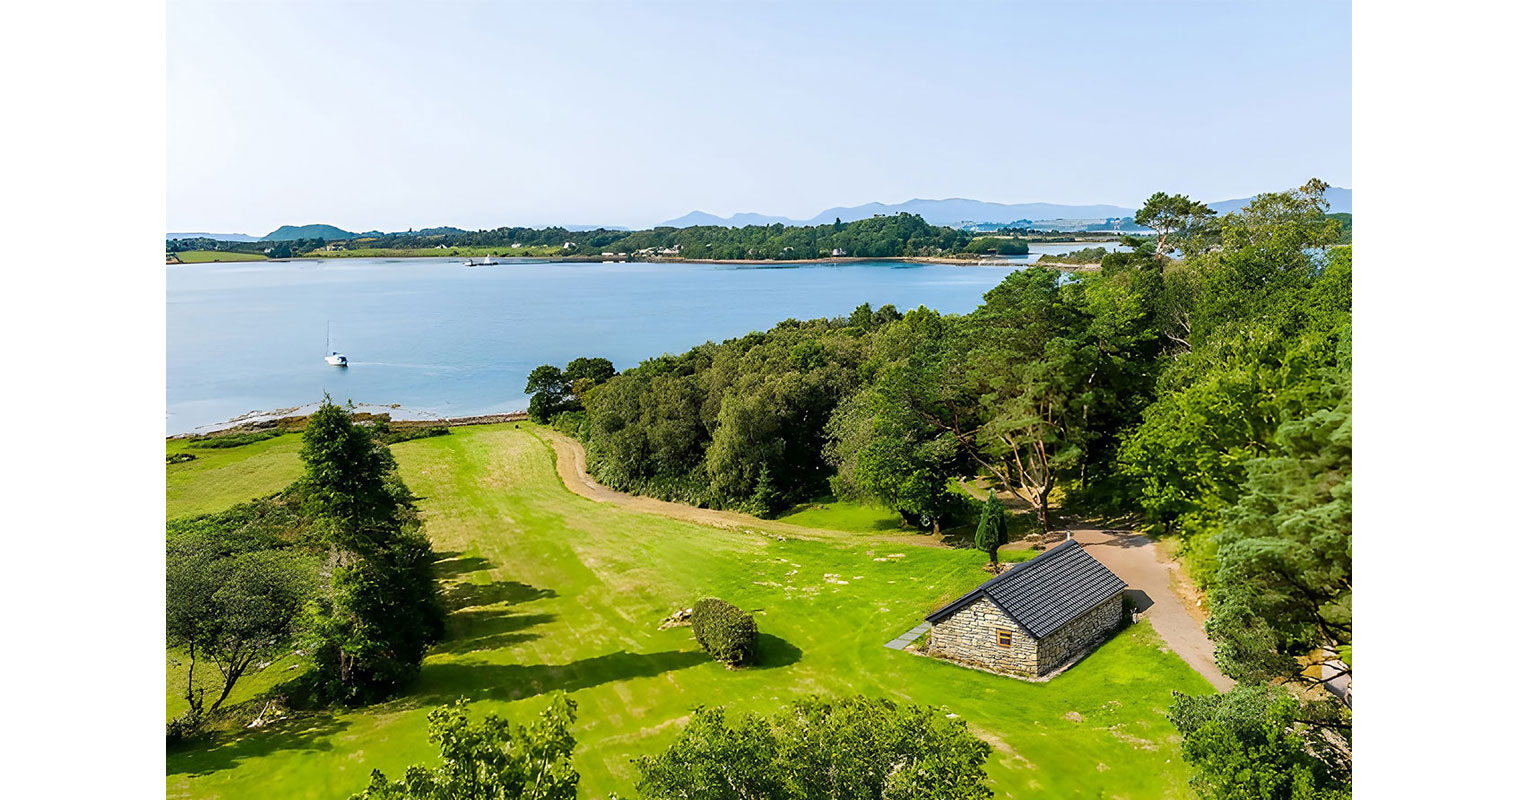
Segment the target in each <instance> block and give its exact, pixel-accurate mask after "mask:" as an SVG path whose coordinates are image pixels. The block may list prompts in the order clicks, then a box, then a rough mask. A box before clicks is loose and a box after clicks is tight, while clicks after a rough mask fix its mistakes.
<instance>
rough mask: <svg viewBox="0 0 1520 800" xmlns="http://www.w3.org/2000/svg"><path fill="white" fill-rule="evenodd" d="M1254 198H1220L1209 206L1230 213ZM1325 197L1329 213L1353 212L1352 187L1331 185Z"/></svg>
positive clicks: (1220, 211) (1246, 204)
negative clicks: (1328, 203) (1328, 205)
mask: <svg viewBox="0 0 1520 800" xmlns="http://www.w3.org/2000/svg"><path fill="white" fill-rule="evenodd" d="M1254 199H1256V198H1254V197H1242V198H1240V199H1238V200H1220V201H1218V202H1215V203H1209V208H1212V209H1214V210H1215V211H1217V212H1219V213H1220V214H1228V213H1230V212H1232V211H1239V210H1240V209H1242V208H1245V207H1246V206H1248V205H1250V204H1251V201H1252V200H1254ZM1325 199H1326V200H1328V201H1329V202H1330V210H1329V211H1328V212H1327V213H1330V214H1350V213H1351V190H1350V189H1342V188H1341V187H1339V186H1331V187H1330V188H1329V189H1326V190H1325Z"/></svg>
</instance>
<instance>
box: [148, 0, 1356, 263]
mask: <svg viewBox="0 0 1520 800" xmlns="http://www.w3.org/2000/svg"><path fill="white" fill-rule="evenodd" d="M168 43H169V50H168V59H167V62H168V76H167V77H168V80H167V101H168V102H167V107H168V153H167V156H168V198H167V223H168V226H167V227H168V230H170V231H211V232H218V233H249V234H255V235H259V234H264V233H268V232H269V231H271V230H273V229H274V228H276V227H278V226H280V225H282V224H307V223H319V222H320V223H328V224H332V225H337V226H338V227H340V228H344V229H346V230H353V231H362V230H386V231H394V230H406V229H408V228H421V227H429V226H436V225H453V226H457V227H461V228H466V229H480V228H495V227H499V226H503V225H514V226H515V225H522V226H544V225H582V224H589V225H620V226H627V227H646V226H649V225H652V224H654V223H657V222H659V221H662V220H666V219H671V218H673V217H677V216H680V215H682V214H685V213H687V212H689V211H692V210H701V211H707V212H711V213H715V214H718V215H720V216H727V215H729V214H732V213H735V212H743V211H750V212H758V213H764V214H778V215H783V216H789V217H794V218H806V217H810V216H812V215H813V214H816V213H817V212H819V211H821V210H823V209H825V208H828V207H830V206H836V205H857V204H861V203H867V202H872V201H879V202H884V203H894V202H901V201H903V200H908V199H911V198H943V197H966V198H972V199H977V200H987V201H994V202H1004V203H1016V202H1052V203H1113V204H1117V205H1122V206H1136V205H1138V204H1139V203H1140V201H1142V200H1143V199H1144V198H1145V197H1146V196H1147V195H1149V194H1150V193H1152V192H1154V191H1161V190H1164V191H1168V192H1181V193H1185V194H1188V195H1190V196H1192V197H1194V198H1195V199H1201V200H1205V201H1214V200H1224V199H1229V198H1236V197H1246V196H1250V195H1253V194H1256V193H1258V192H1263V191H1273V190H1278V189H1284V188H1288V187H1291V186H1298V185H1301V184H1302V183H1303V182H1304V181H1305V180H1306V179H1308V178H1310V177H1319V178H1323V179H1325V180H1327V181H1329V182H1330V183H1331V184H1332V185H1335V186H1343V187H1350V186H1351V8H1350V4H1349V2H1327V1H1326V0H1318V1H1317V2H1307V3H1301V2H1270V3H1268V2H1223V1H1222V0H1221V1H1219V2H1205V1H1203V0H1197V1H1195V2H1180V1H1179V0H1172V1H1171V2H1145V1H1144V0H1140V1H1138V2H1137V1H1133V0H1124V1H1122V2H1121V1H1119V0H1115V1H1114V2H1081V1H1080V0H1078V1H1076V2H1073V1H1071V0H1067V1H1066V2H1002V3H992V2H980V3H979V2H952V1H946V2H934V3H929V2H918V3H911V4H910V3H894V2H879V1H878V2H827V0H822V1H821V0H812V2H746V3H737V2H713V1H712V0H708V1H707V2H658V1H656V2H640V3H633V2H617V3H612V2H574V1H573V0H559V1H558V2H430V3H423V2H320V1H317V2H311V1H308V2H301V3H285V2H246V1H245V2H205V1H204V0H200V1H198V2H184V1H183V0H171V2H170V3H169V5H168Z"/></svg>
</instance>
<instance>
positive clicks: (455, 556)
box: [166, 423, 1210, 800]
mask: <svg viewBox="0 0 1520 800" xmlns="http://www.w3.org/2000/svg"><path fill="white" fill-rule="evenodd" d="M299 444H300V440H299V438H298V437H297V436H296V435H287V436H281V437H278V438H275V439H271V440H267V441H263V442H256V443H254V444H250V445H245V446H242V447H232V448H226V449H217V450H207V449H191V448H187V447H185V446H184V445H183V444H182V443H179V442H171V443H170V444H169V447H168V451H169V452H171V453H173V452H193V453H195V455H196V456H197V458H196V460H195V461H191V462H187V463H185V464H176V465H171V466H169V467H168V474H169V489H168V497H167V506H168V511H169V514H170V515H171V516H173V515H178V514H184V513H191V512H204V511H211V510H215V509H218V508H224V507H226V506H229V505H232V504H234V503H236V502H239V501H242V500H246V499H250V498H253V497H256V496H259V495H263V494H267V493H269V492H273V491H276V490H278V489H280V488H282V487H283V486H285V485H286V484H288V483H289V482H290V480H292V479H293V478H294V477H295V475H296V474H297V472H298V468H299V463H298V460H297V450H298V448H299ZM392 451H393V452H394V453H395V455H396V459H397V461H398V463H399V465H400V469H401V473H402V475H403V477H404V478H405V480H406V482H407V484H408V485H409V486H410V487H411V489H412V490H413V491H414V492H415V493H416V494H417V495H418V496H419V498H420V500H419V505H420V508H421V510H422V513H423V517H424V520H425V522H426V526H427V527H426V530H427V533H428V535H429V537H430V538H431V539H432V540H433V542H434V547H435V548H436V549H437V550H438V552H439V553H440V556H441V557H442V560H441V561H440V563H439V574H440V577H442V578H443V579H444V580H446V581H447V588H446V592H445V596H446V598H447V601H448V604H449V605H450V607H451V608H453V609H454V611H453V612H452V614H451V616H450V619H449V625H448V633H447V638H446V640H445V641H444V642H443V643H442V644H440V645H439V646H438V647H436V648H434V650H433V651H432V653H431V654H430V655H429V656H428V658H427V660H426V662H425V663H424V664H423V670H422V676H421V678H420V679H419V680H418V682H417V683H416V684H415V685H414V686H412V687H411V688H410V689H409V690H408V692H407V694H406V695H405V696H403V697H401V698H398V699H397V700H394V701H392V702H389V703H386V704H383V705H379V706H375V707H371V708H366V709H360V710H355V711H340V712H331V713H323V714H317V715H313V716H306V717H301V718H297V719H294V720H292V721H289V722H284V723H276V724H273V725H270V726H268V727H265V728H261V729H258V730H256V731H248V732H245V733H241V734H239V735H236V736H232V737H229V738H226V739H223V740H220V741H218V742H215V743H213V744H210V745H206V744H199V745H195V746H192V747H189V748H185V749H177V750H175V751H173V752H171V753H170V754H169V755H168V761H167V773H168V774H167V796H168V797H171V798H181V797H183V798H191V797H194V798H212V797H216V798H223V799H224V800H237V799H238V798H266V797H280V798H324V799H325V798H341V797H346V796H347V795H348V794H349V793H351V792H354V791H356V790H358V789H359V788H360V787H362V786H363V785H364V783H365V782H366V780H367V776H368V774H369V771H370V770H371V769H376V768H378V769H381V770H383V771H385V772H387V773H390V774H392V775H399V774H400V773H401V771H402V770H403V769H404V767H405V766H406V765H407V764H410V763H413V762H417V761H423V760H428V759H431V758H432V757H433V755H434V753H435V752H436V748H435V747H434V746H432V745H429V744H428V743H427V741H426V715H427V712H428V711H429V710H430V709H432V708H434V707H436V706H438V705H442V704H444V703H448V702H451V701H452V700H454V699H455V698H458V697H465V698H468V699H469V700H470V702H471V703H472V705H473V706H475V707H476V709H477V713H479V712H481V711H486V712H497V713H501V714H504V715H505V716H508V717H510V718H512V719H514V720H522V721H526V720H527V719H528V718H529V717H530V716H531V715H533V714H535V713H536V712H537V711H538V710H539V709H541V708H542V707H543V706H544V705H545V703H546V702H547V697H546V695H547V694H548V693H550V692H553V691H558V690H564V691H568V692H569V693H570V694H571V697H572V698H573V699H574V700H575V701H576V702H577V703H578V704H579V706H580V719H579V721H578V722H577V723H576V724H575V725H574V727H573V728H572V730H573V732H574V734H575V736H576V737H577V739H578V741H579V745H578V747H577V749H576V751H575V766H576V769H577V770H579V772H580V774H581V776H582V777H581V796H582V797H592V798H595V797H606V796H607V795H608V794H609V793H611V792H614V791H615V792H617V793H619V794H620V795H623V796H632V794H633V793H632V786H633V779H634V772H633V768H632V766H631V765H630V763H629V758H630V757H633V756H636V755H640V754H645V753H650V752H654V751H656V750H658V749H660V748H663V747H664V746H666V745H668V744H669V743H670V742H671V741H672V740H673V738H674V737H675V735H676V733H677V731H678V729H679V727H680V725H681V724H683V722H684V721H685V720H686V719H687V718H688V715H689V713H690V711H691V709H692V708H693V707H695V706H697V705H699V704H708V705H713V704H723V705H728V706H730V707H734V708H738V709H745V710H770V709H773V708H775V707H776V706H779V705H781V704H784V703H786V702H789V701H791V700H792V699H794V698H796V697H798V696H799V695H803V694H807V693H825V694H848V693H863V694H866V695H870V696H878V697H890V698H895V699H899V700H911V701H914V702H918V703H923V704H927V705H930V706H932V707H935V708H938V709H942V710H943V711H944V713H946V714H951V713H953V714H956V715H959V716H960V717H962V718H964V719H966V720H967V721H968V723H969V724H970V726H971V730H972V731H973V732H974V733H975V734H976V735H978V736H980V737H982V738H983V739H985V740H987V741H988V742H989V743H991V744H992V747H993V751H992V757H991V759H990V760H989V762H988V765H987V769H988V773H989V776H990V778H991V781H992V785H993V787H994V789H995V791H996V793H997V796H999V797H1019V798H1035V797H1044V798H1075V797H1125V798H1129V800H1146V799H1147V798H1178V799H1179V800H1180V799H1181V798H1185V797H1188V796H1190V795H1189V789H1188V787H1187V769H1186V765H1185V764H1184V763H1183V762H1182V759H1181V758H1180V754H1179V751H1178V745H1177V737H1176V734H1175V731H1174V730H1173V728H1172V726H1171V724H1170V723H1169V722H1168V721H1167V719H1166V716H1165V709H1166V708H1167V706H1168V705H1169V704H1170V702H1171V692H1172V691H1173V690H1181V691H1184V692H1188V693H1193V694H1198V693H1205V692H1208V691H1210V690H1209V686H1208V684H1207V683H1206V682H1205V681H1204V680H1203V679H1202V678H1201V677H1199V676H1198V675H1197V674H1196V673H1194V672H1193V671H1192V670H1191V669H1189V668H1188V667H1187V666H1186V664H1184V663H1183V662H1182V660H1181V659H1179V658H1178V657H1177V656H1176V655H1174V654H1172V653H1170V652H1168V651H1167V650H1165V649H1164V648H1163V647H1162V646H1161V645H1160V642H1159V640H1158V639H1157V637H1156V635H1155V633H1154V632H1153V631H1152V630H1151V628H1150V626H1149V624H1148V623H1141V624H1139V625H1135V626H1133V627H1131V628H1129V629H1127V630H1126V631H1124V632H1122V633H1120V634H1119V635H1118V636H1117V637H1116V638H1115V639H1114V640H1113V641H1111V642H1109V643H1108V644H1106V645H1104V646H1103V647H1102V648H1101V649H1100V650H1098V652H1096V653H1094V654H1093V655H1092V656H1090V657H1088V658H1087V659H1085V660H1084V661H1082V662H1080V663H1079V664H1077V665H1076V666H1074V667H1073V668H1072V669H1070V670H1069V671H1068V672H1066V673H1064V674H1062V675H1060V676H1058V677H1056V678H1055V679H1054V680H1052V681H1050V682H1049V683H1043V684H1033V683H1026V682H1023V681H1019V680H1015V679H1012V678H1005V677H999V676H994V675H990V674H987V673H983V672H979V671H976V670H971V669H964V668H961V667H956V666H953V665H950V664H946V663H943V662H939V661H936V660H931V659H928V658H925V657H922V656H916V655H912V654H909V653H903V652H897V651H893V650H888V649H886V648H885V647H884V646H883V645H884V644H885V643H886V642H887V641H888V640H890V639H892V638H893V637H895V636H897V635H898V634H900V633H902V632H903V631H906V630H907V629H909V628H910V627H912V626H913V625H914V624H916V623H917V622H918V621H919V620H921V619H922V617H923V615H924V614H925V613H926V612H928V611H930V610H932V609H934V608H936V607H937V606H938V605H939V604H941V603H944V602H945V601H947V600H949V599H951V598H953V597H955V596H957V595H958V594H960V593H962V592H964V591H966V590H967V589H969V588H971V587H973V586H975V585H976V584H978V583H980V582H981V581H982V580H984V579H985V578H986V577H987V576H986V573H984V572H982V571H981V568H980V567H981V564H982V562H983V561H985V559H986V556H985V555H983V554H982V553H979V552H977V551H974V550H969V549H951V548H946V547H932V546H920V545H917V544H914V543H907V544H905V543H903V542H902V539H901V532H899V531H897V530H895V520H892V518H891V515H889V514H887V512H884V511H881V510H875V509H870V508H868V507H862V506H851V505H848V504H824V507H823V508H817V509H804V510H802V511H799V512H798V513H797V514H794V515H792V518H791V520H789V521H792V520H795V519H796V518H797V517H798V516H801V515H811V516H808V517H804V519H807V520H808V523H809V524H811V525H815V526H817V525H823V524H826V523H832V524H835V525H837V526H838V527H839V528H841V529H842V531H844V532H841V533H840V535H839V537H838V539H837V540H828V539H825V540H820V541H813V540H808V541H803V540H797V539H785V540H782V539H778V538H772V537H767V536H761V535H758V534H755V533H752V532H745V531H741V530H726V529H718V528H710V527H706V526H703V525H696V524H689V523H683V522H677V521H673V520H670V519H666V518H664V517H657V516H650V515H646V514H639V513H634V512H630V511H627V510H624V509H622V508H619V507H617V506H613V505H610V504H603V503H595V502H592V501H590V500H586V499H584V498H581V497H579V496H576V495H574V494H571V493H570V492H569V491H567V490H566V489H565V487H564V486H563V484H561V483H560V481H559V478H558V477H557V475H556V473H555V469H554V462H553V458H554V456H553V451H552V449H551V448H550V447H549V446H548V444H547V443H546V442H545V441H543V440H541V439H540V438H539V436H538V435H537V433H536V428H535V427H534V426H531V425H528V424H526V423H523V424H522V425H521V428H520V429H518V428H517V427H515V426H512V425H502V426H479V427H470V428H460V429H455V430H454V432H453V434H452V435H449V436H441V437H437V438H432V439H419V440H416V441H411V442H406V443H403V444H399V445H396V446H394V447H393V448H392ZM888 521H891V522H892V524H893V526H894V527H893V529H891V530H884V529H882V528H881V527H879V526H881V525H883V524H885V523H886V522H888ZM766 524H767V523H765V522H763V521H756V524H755V528H756V529H759V530H764V529H765V526H766ZM861 529H866V530H865V531H862V530H861ZM875 531H882V533H883V534H885V535H887V536H891V537H893V540H891V541H888V540H886V539H885V538H883V537H882V536H877V535H874V532H875ZM712 595H715V596H719V597H723V598H726V599H728V600H730V601H732V602H734V603H736V604H738V605H740V606H741V607H743V608H746V609H750V610H752V611H754V612H755V614H756V618H757V620H758V622H759V626H760V630H761V632H762V637H761V644H760V652H761V659H760V663H759V664H758V665H757V666H754V667H750V668H746V669H742V670H738V671H730V670H727V669H724V668H723V667H721V666H719V665H717V664H715V663H713V662H712V661H711V660H710V659H708V658H707V656H706V655H704V654H703V653H701V652H700V650H698V648H697V647H696V645H695V643H694V642H693V641H692V638H691V633H690V631H689V630H686V629H684V628H677V629H673V630H667V631H660V630H657V626H658V623H659V621H660V620H661V619H662V618H663V617H665V616H666V615H667V614H669V613H670V612H671V611H673V610H675V609H677V608H684V607H687V606H689V605H690V604H691V603H692V602H693V601H695V600H696V599H698V598H701V597H704V596H712ZM169 658H170V660H171V663H170V664H169V670H168V671H169V676H168V677H169V686H168V695H169V698H168V701H167V704H166V706H167V707H166V711H167V712H168V713H170V714H173V713H174V712H175V711H176V710H177V709H178V708H179V701H177V700H176V699H175V697H174V695H176V694H177V693H178V692H179V688H178V683H177V680H176V678H177V677H178V675H179V672H178V670H180V669H182V665H178V664H175V663H173V661H174V660H176V656H175V654H170V655H169ZM301 668H302V664H301V660H300V658H299V657H298V656H291V657H287V658H286V659H283V660H281V661H280V662H277V663H276V664H273V665H271V667H270V668H269V670H268V671H266V672H264V673H263V674H261V675H257V676H253V678H252V679H250V680H249V683H248V684H247V685H246V686H243V687H241V688H240V689H239V691H238V693H237V694H236V695H234V701H242V702H246V703H248V704H250V706H254V707H255V708H257V707H262V703H261V702H260V700H259V699H258V695H259V694H260V693H261V692H262V691H264V690H267V689H268V688H269V687H272V686H273V685H275V684H276V683H277V682H279V681H281V680H284V679H285V678H286V677H289V676H293V675H296V674H299V671H300V669H301Z"/></svg>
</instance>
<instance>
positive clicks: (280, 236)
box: [259, 224, 359, 242]
mask: <svg viewBox="0 0 1520 800" xmlns="http://www.w3.org/2000/svg"><path fill="white" fill-rule="evenodd" d="M358 235H359V234H357V233H349V232H348V231H345V230H343V229H342V228H335V227H333V226H332V225H320V224H319V225H281V226H280V227H279V228H276V229H275V230H274V231H272V232H271V233H270V234H269V235H268V236H265V237H264V238H262V239H260V240H259V241H261V242H288V241H291V240H293V239H328V240H332V239H352V238H354V237H355V236H358Z"/></svg>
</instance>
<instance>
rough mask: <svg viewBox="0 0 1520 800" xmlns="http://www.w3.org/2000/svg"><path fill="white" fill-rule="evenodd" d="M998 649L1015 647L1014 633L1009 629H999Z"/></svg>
mask: <svg viewBox="0 0 1520 800" xmlns="http://www.w3.org/2000/svg"><path fill="white" fill-rule="evenodd" d="M997 634H998V647H1012V646H1013V631H1011V630H1008V629H1007V628H998V632H997Z"/></svg>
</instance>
